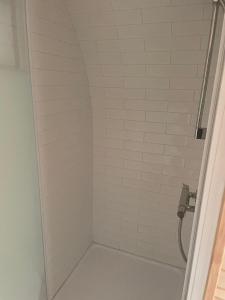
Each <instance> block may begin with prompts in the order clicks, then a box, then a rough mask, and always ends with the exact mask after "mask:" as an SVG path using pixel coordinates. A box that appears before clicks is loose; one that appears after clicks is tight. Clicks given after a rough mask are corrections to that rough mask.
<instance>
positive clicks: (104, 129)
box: [68, 0, 211, 267]
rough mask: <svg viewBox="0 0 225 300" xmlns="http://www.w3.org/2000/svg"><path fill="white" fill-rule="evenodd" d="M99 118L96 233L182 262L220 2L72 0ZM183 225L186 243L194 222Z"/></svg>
mask: <svg viewBox="0 0 225 300" xmlns="http://www.w3.org/2000/svg"><path fill="white" fill-rule="evenodd" d="M68 3H69V7H70V8H69V10H70V13H71V15H72V18H73V22H74V25H75V26H76V28H77V32H78V38H79V41H80V45H81V48H82V51H83V54H84V58H85V63H86V68H87V71H88V76H89V84H90V91H91V99H92V106H93V118H94V238H95V241H96V242H99V243H101V244H105V245H109V246H112V247H115V248H119V249H123V250H126V251H130V252H132V253H135V254H137V255H141V256H145V257H149V258H151V259H155V260H159V261H162V262H166V263H169V264H172V265H176V266H179V267H183V266H184V264H183V262H182V259H181V256H180V253H179V250H178V246H177V219H176V209H177V204H178V200H179V195H180V192H181V185H182V183H183V182H184V183H187V184H189V185H190V187H191V189H192V190H195V189H196V188H197V184H198V176H199V170H200V164H201V156H202V149H203V143H202V142H200V141H195V140H194V139H193V133H194V125H195V118H196V111H197V106H198V101H199V92H200V87H201V79H202V70H203V64H204V59H205V51H206V46H207V37H208V33H209V25H210V17H211V6H210V4H209V2H208V1H206V0H191V1H190V0H83V1H80V0H68ZM185 223H186V224H185V226H184V240H185V241H186V245H185V249H186V251H187V249H188V240H189V235H190V230H191V225H192V216H191V215H188V217H187V219H186V220H185Z"/></svg>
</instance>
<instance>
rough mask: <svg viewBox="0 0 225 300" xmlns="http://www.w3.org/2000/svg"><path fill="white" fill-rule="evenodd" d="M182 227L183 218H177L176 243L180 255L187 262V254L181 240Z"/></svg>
mask: <svg viewBox="0 0 225 300" xmlns="http://www.w3.org/2000/svg"><path fill="white" fill-rule="evenodd" d="M182 227H183V218H179V224H178V244H179V248H180V252H181V255H182V257H183V259H184V261H185V262H187V256H186V253H185V251H184V247H183V242H182Z"/></svg>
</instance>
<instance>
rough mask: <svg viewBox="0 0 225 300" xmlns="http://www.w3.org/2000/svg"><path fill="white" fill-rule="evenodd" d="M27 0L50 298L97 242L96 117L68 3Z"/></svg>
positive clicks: (48, 0)
mask: <svg viewBox="0 0 225 300" xmlns="http://www.w3.org/2000/svg"><path fill="white" fill-rule="evenodd" d="M27 2H28V6H29V7H28V19H29V23H28V30H29V37H30V38H29V44H30V49H31V67H32V79H33V90H34V100H35V110H36V111H35V113H36V116H37V122H36V123H37V124H36V125H37V138H38V147H39V156H40V181H41V187H42V195H41V196H42V197H41V198H42V204H43V214H44V232H45V244H46V258H47V266H46V267H47V275H48V276H47V277H48V289H49V299H51V298H52V296H53V295H54V294H55V293H56V291H57V289H58V288H59V287H60V286H61V285H62V283H63V282H64V280H65V279H66V278H67V277H68V275H69V274H70V272H71V271H72V269H73V268H74V266H75V265H76V263H77V262H78V261H79V259H80V258H81V257H82V255H83V254H84V253H85V251H86V249H87V247H88V246H89V245H90V242H91V241H92V116H91V105H90V99H89V90H88V81H87V78H86V71H85V67H84V63H83V58H82V53H81V51H80V46H79V43H78V40H77V38H76V33H75V31H74V29H73V26H72V23H71V22H70V18H69V15H68V13H67V10H66V7H65V5H64V4H63V2H62V1H58V0H54V1H53V0H45V1H44V0H30V1H27Z"/></svg>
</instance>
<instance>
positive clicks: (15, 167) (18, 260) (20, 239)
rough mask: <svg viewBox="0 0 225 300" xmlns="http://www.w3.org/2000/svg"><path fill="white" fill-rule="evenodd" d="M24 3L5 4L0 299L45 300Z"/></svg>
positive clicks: (0, 43) (1, 4)
mask: <svg viewBox="0 0 225 300" xmlns="http://www.w3.org/2000/svg"><path fill="white" fill-rule="evenodd" d="M27 49H28V48H27V41H26V26H25V2H24V1H21V0H0V157H1V159H0V300H45V299H47V297H46V287H45V273H44V256H43V244H42V232H41V215H40V199H39V186H38V175H37V156H36V149H35V146H36V145H35V132H34V118H33V107H32V94H31V80H30V73H29V66H28V50H27Z"/></svg>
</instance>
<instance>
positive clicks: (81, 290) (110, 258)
mask: <svg viewBox="0 0 225 300" xmlns="http://www.w3.org/2000/svg"><path fill="white" fill-rule="evenodd" d="M183 278H184V273H183V271H181V270H179V269H176V268H171V267H169V266H166V265H163V264H158V263H154V262H151V261H148V260H146V259H142V258H138V257H136V256H133V255H129V254H126V253H123V252H120V251H117V250H112V249H109V248H105V247H102V246H98V245H93V246H92V247H91V248H90V249H89V251H88V253H87V254H86V256H85V257H84V259H83V260H82V261H81V263H80V264H79V266H78V268H77V269H76V270H75V271H74V272H73V274H72V275H71V276H70V278H69V279H68V281H67V282H66V284H65V285H64V286H63V288H62V289H61V290H60V292H59V293H58V295H57V296H56V297H55V300H75V299H76V300H115V299H116V300H149V299H151V300H180V297H181V291H182V283H183Z"/></svg>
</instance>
